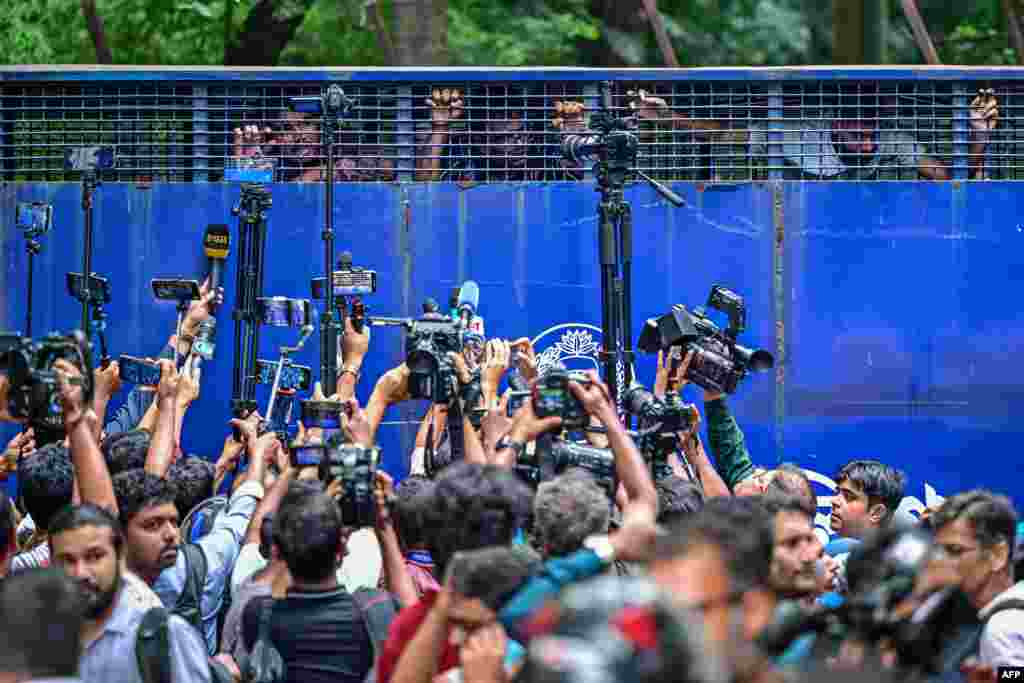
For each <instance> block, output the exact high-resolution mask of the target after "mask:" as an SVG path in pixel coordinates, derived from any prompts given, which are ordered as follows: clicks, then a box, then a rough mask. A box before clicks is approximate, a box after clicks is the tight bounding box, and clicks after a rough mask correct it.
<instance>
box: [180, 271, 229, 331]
mask: <svg viewBox="0 0 1024 683" xmlns="http://www.w3.org/2000/svg"><path fill="white" fill-rule="evenodd" d="M222 303H224V288H223V287H218V288H217V291H215V292H214V291H211V289H210V278H206V280H205V281H204V282H203V284H202V286H201V287H200V288H199V299H198V300H196V301H193V302H192V303H191V304H189V307H188V312H187V313H186V314H185V319H184V320H183V321H182V323H181V331H182V333H183V334H189V335H192V336H195V334H196V332H198V331H199V324H200V323H201V322H203V321H204V320H206V319H207V318H209V317H210V316H211V315H213V312H212V311H211V310H210V306H211V305H214V304H216V305H220V304H222Z"/></svg>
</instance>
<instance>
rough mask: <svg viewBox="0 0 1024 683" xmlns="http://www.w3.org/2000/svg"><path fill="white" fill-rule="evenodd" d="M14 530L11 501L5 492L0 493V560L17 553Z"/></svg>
mask: <svg viewBox="0 0 1024 683" xmlns="http://www.w3.org/2000/svg"><path fill="white" fill-rule="evenodd" d="M16 529H17V527H16V526H15V524H14V510H13V509H12V508H11V499H10V498H8V497H7V493H6V492H4V491H0V559H6V558H7V556H8V555H12V554H13V553H14V552H16V551H17V540H16V539H15V531H16Z"/></svg>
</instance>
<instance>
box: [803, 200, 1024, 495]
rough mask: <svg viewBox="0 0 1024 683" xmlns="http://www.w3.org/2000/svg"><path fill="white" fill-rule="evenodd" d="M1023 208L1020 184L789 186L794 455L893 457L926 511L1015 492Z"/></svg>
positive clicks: (821, 467) (827, 462) (1021, 377)
mask: <svg viewBox="0 0 1024 683" xmlns="http://www.w3.org/2000/svg"><path fill="white" fill-rule="evenodd" d="M1018 206H1019V200H1018V199H1017V197H1016V193H1015V192H1014V190H1013V188H1012V187H1011V186H1010V185H1009V184H1004V183H992V184H985V185H961V184H958V183H950V184H935V183H928V184H923V183H922V184H915V183H892V184H888V183H887V184H875V185H870V184H833V185H829V186H827V187H826V186H825V185H824V184H821V183H801V184H793V185H788V186H787V187H786V201H785V215H786V221H787V234H786V242H785V244H786V269H787V273H788V276H789V296H790V300H789V302H788V306H789V307H790V308H789V310H790V311H791V313H790V315H789V316H788V318H787V320H786V321H785V322H786V335H787V338H788V339H789V354H790V364H789V371H788V373H787V377H786V403H787V414H786V416H785V425H786V435H785V443H786V446H787V447H786V452H785V454H784V456H785V457H786V458H787V459H790V460H795V461H796V462H798V463H799V464H800V465H802V466H804V467H807V468H809V469H813V470H815V471H818V472H821V473H823V474H826V475H828V476H831V475H833V474H834V473H835V472H836V471H837V470H838V468H839V467H840V466H841V465H842V464H843V463H845V462H847V461H848V460H851V459H853V458H877V459H880V460H882V461H884V462H888V463H892V464H895V465H898V466H900V467H902V468H903V469H905V470H906V471H907V472H908V474H909V476H910V479H909V483H908V487H907V495H912V496H915V497H917V498H919V499H920V500H921V501H922V502H926V486H930V487H933V488H934V489H936V490H937V492H938V493H939V494H940V495H949V494H951V493H954V492H957V491H961V490H964V489H966V488H969V487H973V486H979V485H982V486H988V487H991V488H993V489H995V490H998V491H1003V492H1008V493H1015V492H1014V491H1011V490H1010V486H1011V482H1013V481H1015V480H1016V478H1017V477H1016V476H1015V475H1017V474H1019V471H1020V466H1019V465H1018V464H1017V463H1016V462H1015V460H1016V459H1017V455H1016V454H1017V451H1018V449H1019V444H1020V439H1021V437H1022V436H1024V434H1022V428H1021V426H1020V420H1019V419H1016V413H1019V410H1020V406H1021V405H1022V399H1024V395H1022V391H1021V386H1022V383H1024V371H1022V369H1021V365H1020V363H1019V362H1017V360H1016V358H1015V352H1016V349H1017V348H1018V347H1019V341H1018V340H1019V339H1020V338H1021V334H1022V332H1024V330H1022V328H1021V322H1020V315H1019V306H1017V305H1016V303H1015V301H1016V299H1017V298H1018V297H1017V293H1018V290H1019V284H1018V283H1019V281H1020V278H1021V275H1022V274H1024V252H1022V250H1021V249H1020V246H1021V239H1022V233H1021V229H1020V226H1019V221H1017V220H1016V218H1015V216H1016V215H1017V207H1018Z"/></svg>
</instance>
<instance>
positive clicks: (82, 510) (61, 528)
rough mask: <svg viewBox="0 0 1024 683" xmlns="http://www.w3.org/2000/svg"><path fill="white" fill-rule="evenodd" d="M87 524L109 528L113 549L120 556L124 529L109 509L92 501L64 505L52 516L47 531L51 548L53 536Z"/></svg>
mask: <svg viewBox="0 0 1024 683" xmlns="http://www.w3.org/2000/svg"><path fill="white" fill-rule="evenodd" d="M87 526H94V527H99V528H101V529H110V539H111V542H112V543H113V544H114V551H115V552H116V553H117V556H118V557H120V556H121V550H122V548H123V547H124V531H123V530H122V529H121V523H120V522H119V521H118V520H117V518H116V517H114V515H113V514H111V512H110V511H109V510H107V509H106V508H101V507H100V506H99V505H93V504H92V503H82V504H81V505H66V506H64V507H63V508H61V509H60V511H58V512H57V514H56V515H54V516H53V520H52V521H51V522H50V531H49V536H50V547H51V549H52V548H53V537H54V536H56V535H57V534H62V533H64V532H65V531H74V530H75V529H81V528H82V527H87Z"/></svg>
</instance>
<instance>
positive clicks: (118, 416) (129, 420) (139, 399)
mask: <svg viewBox="0 0 1024 683" xmlns="http://www.w3.org/2000/svg"><path fill="white" fill-rule="evenodd" d="M157 358H167V359H171V358H174V347H173V346H171V345H170V344H168V345H166V346H164V348H163V350H162V351H161V352H160V355H159V356H157ZM154 396H156V392H155V391H141V390H140V389H139V387H132V390H131V391H130V392H129V393H128V396H127V398H125V400H124V403H122V404H121V407H120V408H118V409H117V412H116V413H114V416H113V417H112V418H110V419H109V420H107V424H105V425H104V426H103V430H104V431H105V432H106V433H107V436H112V435H114V434H123V433H124V432H130V431H132V430H133V429H135V428H136V427H138V426H139V422H141V421H142V417H143V416H144V415H145V414H146V411H147V410H149V406H150V404H151V403H153V397H154Z"/></svg>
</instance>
